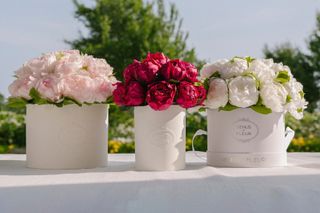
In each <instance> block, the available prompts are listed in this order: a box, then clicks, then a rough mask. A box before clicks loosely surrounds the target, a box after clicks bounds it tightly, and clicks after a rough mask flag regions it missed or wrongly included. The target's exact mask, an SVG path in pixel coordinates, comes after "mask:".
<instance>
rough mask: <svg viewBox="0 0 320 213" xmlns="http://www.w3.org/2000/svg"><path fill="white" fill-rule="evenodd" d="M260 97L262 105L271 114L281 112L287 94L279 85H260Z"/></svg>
mask: <svg viewBox="0 0 320 213" xmlns="http://www.w3.org/2000/svg"><path fill="white" fill-rule="evenodd" d="M260 96H261V99H262V103H263V104H264V105H265V106H266V107H268V108H270V109H271V110H272V111H273V112H283V111H284V106H285V104H286V100H287V96H288V92H287V90H286V89H285V88H284V86H282V85H281V84H279V83H276V82H274V83H264V84H262V85H261V89H260Z"/></svg>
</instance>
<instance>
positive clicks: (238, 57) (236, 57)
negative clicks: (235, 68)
mask: <svg viewBox="0 0 320 213" xmlns="http://www.w3.org/2000/svg"><path fill="white" fill-rule="evenodd" d="M235 59H243V58H242V57H240V56H234V57H233V58H232V59H231V60H230V62H231V63H234V60H235Z"/></svg>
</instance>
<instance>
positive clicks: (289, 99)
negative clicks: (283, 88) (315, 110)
mask: <svg viewBox="0 0 320 213" xmlns="http://www.w3.org/2000/svg"><path fill="white" fill-rule="evenodd" d="M291 100H292V98H291V96H290V95H287V98H286V103H289V102H290V101H291Z"/></svg>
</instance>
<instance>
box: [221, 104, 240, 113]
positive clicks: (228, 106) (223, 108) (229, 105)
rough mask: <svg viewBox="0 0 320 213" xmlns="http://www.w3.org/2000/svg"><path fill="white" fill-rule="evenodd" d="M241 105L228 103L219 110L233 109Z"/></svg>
mask: <svg viewBox="0 0 320 213" xmlns="http://www.w3.org/2000/svg"><path fill="white" fill-rule="evenodd" d="M238 108H239V107H237V106H234V105H232V104H230V103H227V104H226V105H225V106H224V107H219V111H232V110H235V109H238Z"/></svg>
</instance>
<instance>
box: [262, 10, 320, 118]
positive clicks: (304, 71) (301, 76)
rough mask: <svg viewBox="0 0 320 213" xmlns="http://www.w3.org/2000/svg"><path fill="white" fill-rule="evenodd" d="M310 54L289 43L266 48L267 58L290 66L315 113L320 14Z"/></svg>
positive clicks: (318, 90) (319, 70)
mask: <svg viewBox="0 0 320 213" xmlns="http://www.w3.org/2000/svg"><path fill="white" fill-rule="evenodd" d="M307 44H308V49H309V51H310V53H308V54H305V53H303V52H302V51H301V50H299V49H298V48H294V47H292V45H290V44H289V43H286V44H282V45H280V46H278V47H275V48H274V49H269V48H268V47H266V48H265V49H264V54H265V57H266V58H273V59H274V60H275V61H276V62H283V63H284V64H286V65H288V66H289V67H290V68H291V70H292V73H293V75H294V76H295V77H296V78H297V80H298V81H300V82H301V83H302V84H303V86H304V91H305V93H306V94H305V98H306V100H307V101H308V102H309V105H308V110H309V111H311V112H312V111H314V110H315V109H316V108H317V106H318V105H317V104H318V103H319V100H320V13H319V14H317V25H316V29H315V30H314V31H313V33H312V34H311V36H310V38H309V40H308V43H307Z"/></svg>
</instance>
